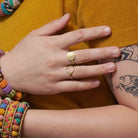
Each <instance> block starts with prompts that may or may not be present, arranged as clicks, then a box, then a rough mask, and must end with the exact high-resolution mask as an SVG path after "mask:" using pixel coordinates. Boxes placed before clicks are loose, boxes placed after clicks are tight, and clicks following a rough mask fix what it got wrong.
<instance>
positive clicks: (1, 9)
mask: <svg viewBox="0 0 138 138" xmlns="http://www.w3.org/2000/svg"><path fill="white" fill-rule="evenodd" d="M21 1H22V0H4V1H3V2H2V3H0V16H6V15H10V14H12V13H13V12H14V11H15V10H16V9H17V8H18V7H19V6H20V4H21Z"/></svg>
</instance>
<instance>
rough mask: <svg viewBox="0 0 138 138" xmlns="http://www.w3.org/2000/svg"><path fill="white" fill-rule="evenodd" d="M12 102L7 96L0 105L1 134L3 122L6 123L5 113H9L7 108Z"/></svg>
mask: <svg viewBox="0 0 138 138" xmlns="http://www.w3.org/2000/svg"><path fill="white" fill-rule="evenodd" d="M10 102H11V99H10V98H5V99H4V100H3V101H2V103H1V105H0V135H1V132H2V129H3V123H4V121H5V120H4V119H5V115H6V113H7V109H8V107H9V103H10Z"/></svg>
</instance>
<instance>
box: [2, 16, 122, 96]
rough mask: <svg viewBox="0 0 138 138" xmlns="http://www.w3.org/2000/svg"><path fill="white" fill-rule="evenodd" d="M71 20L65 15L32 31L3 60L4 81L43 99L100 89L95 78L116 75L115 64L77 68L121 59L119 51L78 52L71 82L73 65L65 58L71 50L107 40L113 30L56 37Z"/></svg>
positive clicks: (84, 30)
mask: <svg viewBox="0 0 138 138" xmlns="http://www.w3.org/2000/svg"><path fill="white" fill-rule="evenodd" d="M69 19H70V15H69V14H66V15H65V16H63V17H62V18H60V19H57V20H54V21H52V22H50V23H49V24H47V25H45V26H43V27H41V28H39V29H36V30H34V31H32V32H31V33H30V34H29V35H27V36H26V37H25V38H24V39H23V40H21V41H20V42H19V43H18V44H17V46H16V47H15V48H14V49H13V50H12V51H10V52H9V53H8V54H7V55H4V56H3V57H2V58H1V60H0V65H1V68H2V72H3V74H4V78H5V80H7V82H8V83H9V84H10V85H11V86H12V87H13V88H14V89H16V90H20V91H23V92H28V93H31V94H43V95H52V94H57V93H61V92H69V91H79V90H86V89H92V88H95V87H98V86H99V85H100V82H99V81H98V80H97V79H95V78H94V76H97V75H103V74H107V73H111V72H114V71H115V69H116V66H115V64H114V63H106V64H100V65H90V66H78V64H83V63H85V62H88V61H93V60H100V59H105V58H111V57H118V56H119V55H120V50H119V48H117V47H108V48H97V49H84V50H76V51H74V53H75V54H76V58H75V61H74V62H75V66H74V69H75V70H74V72H73V74H72V77H73V80H71V79H70V75H69V74H68V73H67V67H68V66H69V65H71V62H70V61H68V59H67V57H66V55H67V53H68V52H69V47H70V46H72V45H74V44H77V43H80V42H82V41H85V40H94V39H97V38H101V37H104V36H107V35H109V34H110V33H111V30H110V29H109V27H107V26H99V27H93V28H87V29H80V30H76V31H72V32H68V33H65V34H62V35H54V34H55V33H56V32H57V31H59V30H61V29H63V28H64V27H65V26H66V24H67V23H68V22H69ZM70 69H71V68H70ZM70 71H71V70H70ZM88 77H89V79H88ZM86 78H87V79H86Z"/></svg>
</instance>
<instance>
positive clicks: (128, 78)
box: [116, 75, 138, 97]
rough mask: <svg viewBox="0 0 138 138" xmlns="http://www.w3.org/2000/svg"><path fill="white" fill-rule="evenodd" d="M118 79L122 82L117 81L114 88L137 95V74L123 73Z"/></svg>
mask: <svg viewBox="0 0 138 138" xmlns="http://www.w3.org/2000/svg"><path fill="white" fill-rule="evenodd" d="M120 80H122V83H119V85H118V86H116V89H120V90H125V91H126V92H128V93H131V94H133V95H134V96H136V97H138V76H133V75H125V76H121V77H120Z"/></svg>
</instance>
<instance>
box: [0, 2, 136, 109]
mask: <svg viewBox="0 0 138 138" xmlns="http://www.w3.org/2000/svg"><path fill="white" fill-rule="evenodd" d="M67 12H69V13H70V14H71V21H70V23H69V24H68V26H67V27H66V28H65V29H64V30H63V32H68V31H72V30H76V29H79V28H86V27H93V26H99V25H109V26H110V27H111V28H112V35H111V36H110V37H106V38H104V39H100V40H96V41H89V42H83V43H80V44H77V45H74V46H72V47H71V48H70V50H76V49H85V48H93V47H104V46H111V45H116V46H118V47H122V46H127V45H130V44H135V43H138V37H137V36H138V24H137V22H138V3H137V0H133V1H132V0H112V1H111V0H41V1H40V0H24V2H23V3H22V5H21V6H20V7H19V8H18V9H17V10H16V11H15V13H14V14H13V15H11V16H9V17H5V18H1V19H0V49H3V50H5V51H7V50H11V49H12V48H13V47H14V46H16V44H17V43H18V42H19V41H20V40H21V39H23V38H24V37H25V36H26V35H27V34H28V33H29V32H30V31H31V30H33V29H35V28H39V27H40V26H42V25H44V24H46V23H48V22H49V21H51V20H53V19H56V18H59V17H61V16H62V15H63V14H64V13H67ZM94 63H96V62H92V63H91V64H94ZM100 79H101V82H102V84H101V86H100V87H99V88H96V89H92V90H89V91H82V92H71V93H62V94H58V95H53V96H35V95H27V97H26V98H27V100H28V101H29V103H30V104H31V105H32V108H47V109H70V108H86V107H96V106H105V105H111V104H116V100H115V99H114V96H113V95H112V93H111V91H110V90H109V87H108V85H107V83H106V81H105V80H104V78H103V77H102V76H100Z"/></svg>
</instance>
